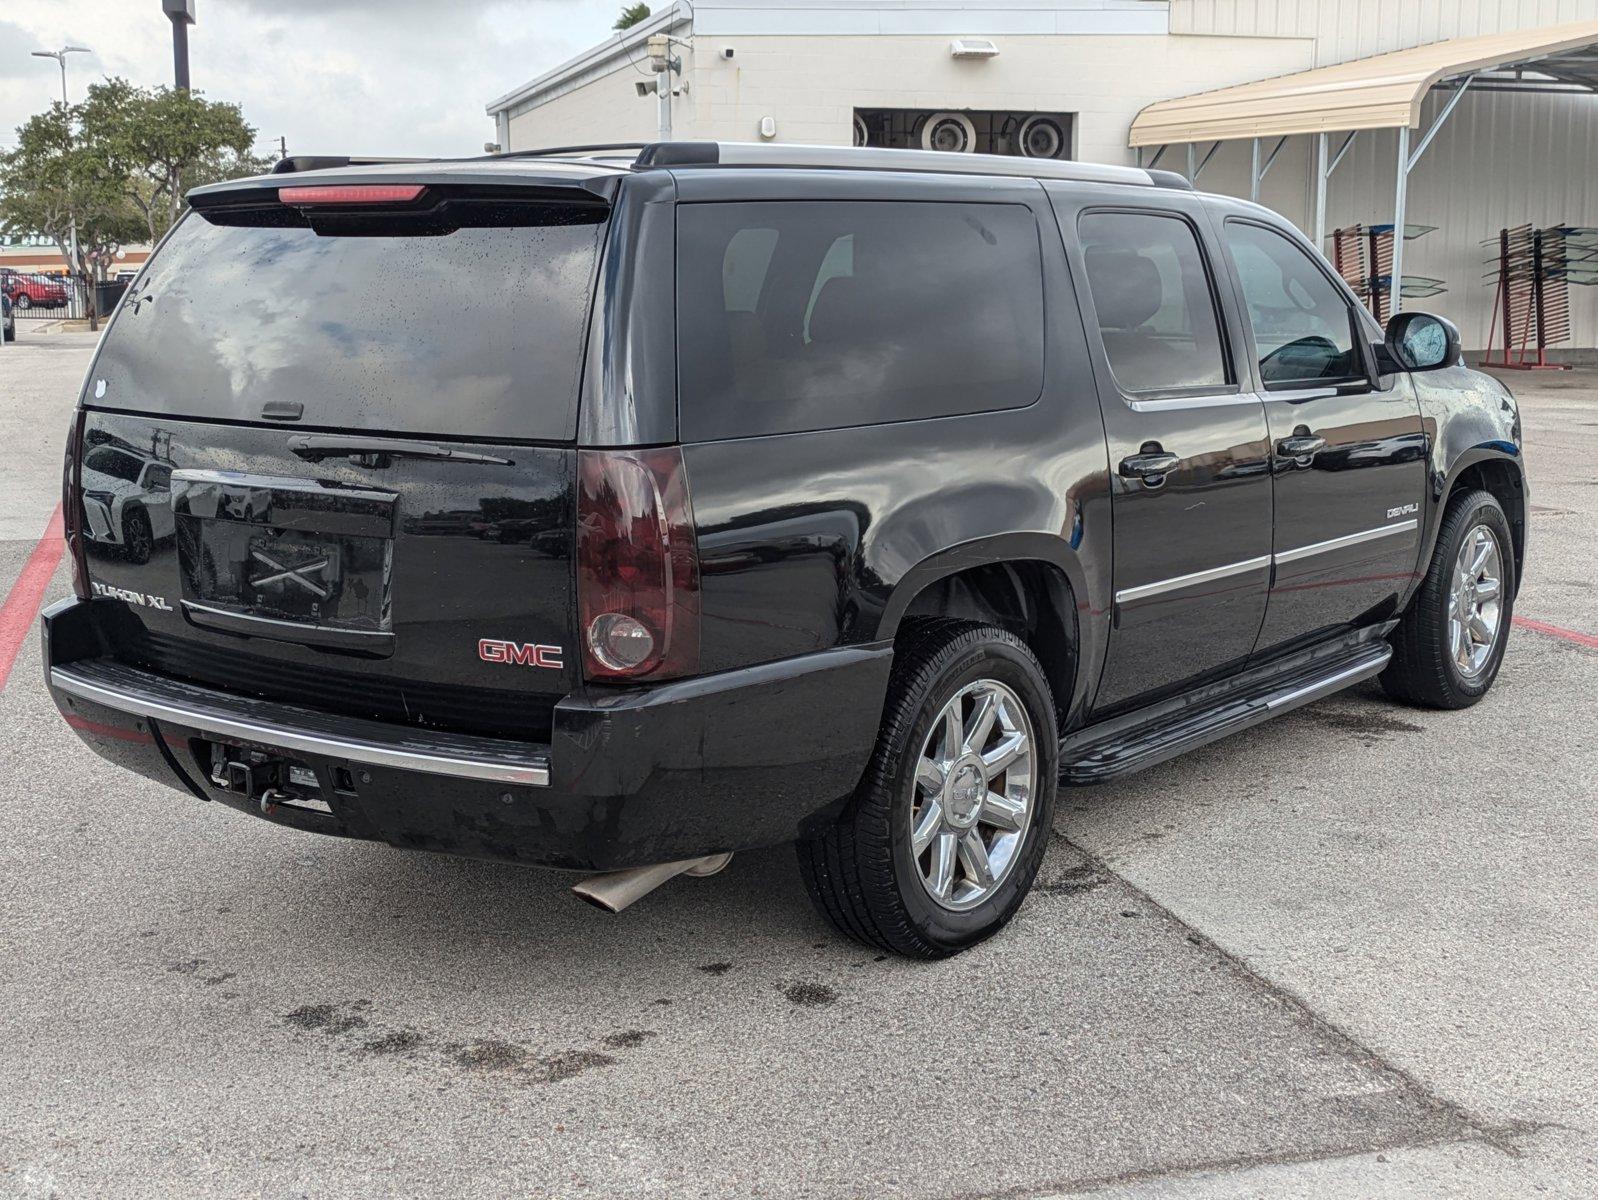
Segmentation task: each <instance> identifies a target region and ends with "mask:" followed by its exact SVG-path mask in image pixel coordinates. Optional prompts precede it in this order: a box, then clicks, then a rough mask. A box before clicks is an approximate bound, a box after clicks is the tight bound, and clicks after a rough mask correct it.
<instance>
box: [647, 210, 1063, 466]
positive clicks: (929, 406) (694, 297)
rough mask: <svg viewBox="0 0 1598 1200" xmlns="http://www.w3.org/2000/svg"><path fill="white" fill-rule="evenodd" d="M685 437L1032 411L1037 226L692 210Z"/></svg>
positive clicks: (681, 360) (681, 230)
mask: <svg viewBox="0 0 1598 1200" xmlns="http://www.w3.org/2000/svg"><path fill="white" fill-rule="evenodd" d="M677 254H678V264H677V336H678V372H679V384H680V390H681V397H682V398H681V409H682V412H681V422H682V435H683V438H684V439H685V440H704V439H710V438H725V437H747V436H752V435H756V434H765V433H788V432H795V431H799V430H806V429H828V428H838V427H842V426H849V425H871V424H877V423H880V422H884V421H904V420H912V419H915V418H917V417H936V416H947V415H950V414H953V413H968V412H984V411H991V410H994V409H1002V408H1019V407H1022V406H1025V405H1028V404H1031V403H1032V402H1033V401H1034V400H1036V399H1037V398H1038V394H1039V392H1040V391H1041V390H1042V387H1043V264H1042V259H1041V256H1040V252H1039V244H1038V231H1037V222H1036V221H1035V220H1034V219H1033V216H1032V213H1031V211H1030V210H1029V209H1027V208H1025V207H1024V206H1021V205H1011V204H937V203H921V202H907V203H886V202H884V203H845V202H834V201H813V202H805V203H759V204H753V203H751V204H685V205H682V206H681V207H679V209H678V213H677Z"/></svg>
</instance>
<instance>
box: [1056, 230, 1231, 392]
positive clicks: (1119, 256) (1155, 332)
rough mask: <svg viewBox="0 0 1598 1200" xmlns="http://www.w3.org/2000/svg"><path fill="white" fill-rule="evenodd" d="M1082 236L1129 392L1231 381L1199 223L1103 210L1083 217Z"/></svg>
mask: <svg viewBox="0 0 1598 1200" xmlns="http://www.w3.org/2000/svg"><path fill="white" fill-rule="evenodd" d="M1077 236H1078V237H1080V238H1081V240H1082V256H1083V259H1084V260H1085V261H1086V263H1087V274H1088V288H1089V290H1090V291H1091V292H1092V294H1093V307H1094V309H1095V310H1096V311H1097V313H1098V319H1099V334H1100V336H1101V337H1102V338H1103V339H1104V352H1105V355H1106V356H1107V357H1108V358H1109V360H1110V370H1111V371H1113V372H1114V373H1115V379H1116V382H1117V383H1119V384H1120V385H1121V387H1122V388H1124V389H1125V390H1127V391H1129V392H1158V391H1172V390H1178V389H1183V388H1215V387H1223V386H1225V385H1226V382H1227V379H1226V360H1225V356H1224V355H1223V353H1222V350H1221V331H1220V323H1219V321H1218V319H1217V317H1216V315H1215V300H1214V297H1213V295H1212V294H1211V291H1210V282H1209V275H1208V273H1207V272H1206V271H1205V269H1204V260H1203V258H1202V257H1201V256H1200V254H1199V247H1198V240H1197V238H1196V237H1195V236H1194V233H1193V228H1192V226H1190V225H1189V224H1188V223H1187V222H1186V221H1184V220H1182V219H1181V218H1180V217H1176V216H1159V215H1157V214H1154V213H1133V212H1097V213H1087V214H1086V215H1084V216H1083V217H1082V219H1081V221H1080V223H1079V224H1078V226H1077Z"/></svg>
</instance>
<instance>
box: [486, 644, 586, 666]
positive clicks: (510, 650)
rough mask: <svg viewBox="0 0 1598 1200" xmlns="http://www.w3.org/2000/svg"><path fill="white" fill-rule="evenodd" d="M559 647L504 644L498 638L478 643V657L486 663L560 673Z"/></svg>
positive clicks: (560, 652) (561, 663)
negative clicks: (542, 668)
mask: <svg viewBox="0 0 1598 1200" xmlns="http://www.w3.org/2000/svg"><path fill="white" fill-rule="evenodd" d="M562 653H563V652H562V650H561V648H560V647H559V646H545V645H541V644H539V643H537V642H502V641H500V640H499V639H498V638H484V639H483V640H482V641H480V642H478V643H477V657H478V658H480V659H482V660H483V661H484V662H490V663H507V664H513V665H515V666H518V667H548V668H550V669H551V670H554V671H558V670H560V669H561V667H562V666H564V665H565V664H564V663H563V662H562V661H561V655H562Z"/></svg>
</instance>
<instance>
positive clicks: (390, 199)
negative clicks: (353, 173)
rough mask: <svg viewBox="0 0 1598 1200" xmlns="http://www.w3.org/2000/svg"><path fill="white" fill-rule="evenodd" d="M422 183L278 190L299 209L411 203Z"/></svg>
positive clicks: (284, 200) (345, 185)
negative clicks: (324, 205)
mask: <svg viewBox="0 0 1598 1200" xmlns="http://www.w3.org/2000/svg"><path fill="white" fill-rule="evenodd" d="M424 190H425V189H424V187H423V185H422V184H419V183H345V184H318V185H316V186H314V187H284V188H278V189H277V198H278V199H279V200H280V201H282V202H283V203H284V204H292V205H294V206H295V207H296V208H298V207H301V206H303V205H307V204H409V203H410V202H411V201H412V200H415V199H416V198H417V197H418V196H420V195H421V194H422V192H423V191H424Z"/></svg>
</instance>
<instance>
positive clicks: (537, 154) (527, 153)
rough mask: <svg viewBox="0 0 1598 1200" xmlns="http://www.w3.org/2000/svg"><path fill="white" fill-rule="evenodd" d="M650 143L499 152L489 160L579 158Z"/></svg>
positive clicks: (600, 144) (633, 148)
mask: <svg viewBox="0 0 1598 1200" xmlns="http://www.w3.org/2000/svg"><path fill="white" fill-rule="evenodd" d="M649 145H650V143H648V142H599V143H596V144H594V145H592V146H546V147H545V148H544V149H542V150H499V151H496V152H495V153H493V154H490V155H488V157H489V158H550V157H553V156H555V155H567V154H569V155H576V156H579V157H582V156H586V155H589V154H592V153H594V152H595V151H604V150H646V149H648V148H649Z"/></svg>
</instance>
